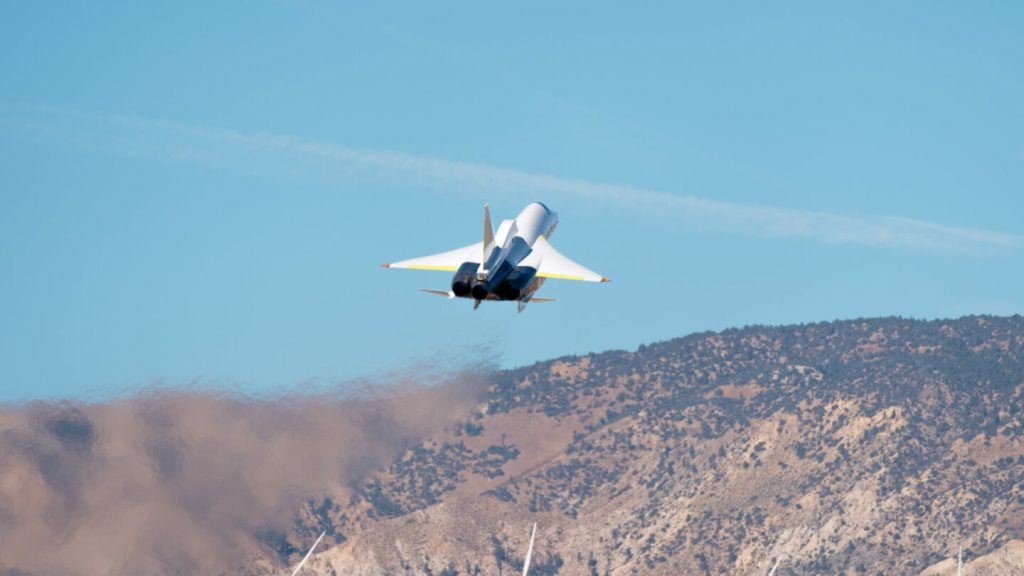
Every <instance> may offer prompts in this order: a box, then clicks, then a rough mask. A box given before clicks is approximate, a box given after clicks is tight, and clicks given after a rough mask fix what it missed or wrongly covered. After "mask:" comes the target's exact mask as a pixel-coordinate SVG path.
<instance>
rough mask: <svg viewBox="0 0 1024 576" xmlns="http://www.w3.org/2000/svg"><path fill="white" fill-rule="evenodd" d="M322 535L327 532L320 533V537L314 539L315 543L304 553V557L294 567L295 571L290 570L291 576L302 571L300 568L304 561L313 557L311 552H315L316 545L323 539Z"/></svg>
mask: <svg viewBox="0 0 1024 576" xmlns="http://www.w3.org/2000/svg"><path fill="white" fill-rule="evenodd" d="M324 534H327V530H324V531H323V532H321V533H320V537H319V538H317V539H316V542H313V546H311V547H310V548H309V552H306V555H305V556H304V557H303V558H302V562H299V565H298V566H296V567H295V570H292V576H295V575H296V574H298V573H299V570H302V566H303V565H304V564H305V563H306V560H309V557H310V556H312V555H313V550H316V546H317V544H319V543H320V541H321V540H323V539H324Z"/></svg>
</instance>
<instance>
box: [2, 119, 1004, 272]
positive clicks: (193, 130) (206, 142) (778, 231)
mask: <svg viewBox="0 0 1024 576" xmlns="http://www.w3.org/2000/svg"><path fill="white" fill-rule="evenodd" d="M43 116H44V117H43V118H42V119H41V120H37V121H32V120H28V121H25V120H22V119H20V118H19V119H18V120H17V121H18V122H20V124H21V125H22V126H23V127H28V128H30V129H31V128H34V129H35V131H36V132H39V133H40V134H44V135H46V136H47V137H51V138H52V137H55V136H56V137H58V138H60V137H63V138H64V139H65V140H68V141H70V142H72V143H75V144H78V145H82V146H85V147H89V148H91V149H93V150H94V151H95V150H99V151H101V152H107V153H111V154H115V155H117V154H122V155H131V156H134V155H139V154H145V155H148V156H150V157H154V158H157V159H166V160H171V161H185V162H199V163H213V164H216V163H219V162H225V161H226V162H228V163H230V162H231V160H230V159H231V158H234V159H235V161H238V160H243V162H241V164H240V165H242V166H251V165H253V163H252V162H250V160H251V158H249V159H246V158H238V153H242V154H250V155H251V154H267V153H270V154H272V155H274V156H275V157H280V156H282V155H287V156H291V157H292V159H293V160H296V161H298V162H299V163H308V162H310V161H313V162H319V163H322V164H323V166H324V167H326V168H333V169H343V170H349V171H354V172H355V173H356V176H359V175H362V176H366V175H371V176H374V177H381V176H383V177H385V178H394V177H400V178H405V179H411V180H414V181H416V182H417V183H419V184H421V185H432V186H433V187H435V188H441V189H444V190H445V191H449V192H450V191H454V190H460V189H461V190H466V189H472V190H474V191H480V190H488V191H491V192H496V191H508V192H509V193H512V194H516V195H531V196H532V195H534V194H536V193H537V192H549V193H559V194H564V195H566V196H570V197H575V198H579V199H583V200H587V201H604V202H610V203H613V204H617V205H624V206H629V207H633V208H640V209H644V208H646V209H649V210H653V211H655V212H657V213H659V214H664V215H667V216H670V217H675V218H679V219H682V220H684V221H685V222H686V223H687V224H688V225H690V226H692V227H694V228H701V229H711V230H717V231H723V232H727V233H735V234H743V235H750V236H758V237H773V238H806V239H811V240H814V241H818V242H822V243H826V244H855V245H865V246H880V247H890V248H900V249H924V250H932V251H938V252H946V253H978V252H985V251H990V250H997V249H1019V248H1020V247H1022V246H1024V236H1022V235H1019V234H1011V233H1004V232H997V231H991V230H984V229H976V228H964V227H957V226H949V225H944V224H938V223H934V222H928V221H925V220H918V219H914V218H906V217H901V216H891V215H870V214H859V215H858V214H838V213H834V212H825V211H819V210H802V209H797V208H785V207H778V206H769V205H759V204H746V203H739V202H725V201H721V200H713V199H710V198H706V197H701V196H697V195H691V194H678V193H667V192H661V191H655V190H649V189H644V188H639V187H635V186H628V185H620V184H609V183H602V182H595V181H590V180H584V179H580V178H566V177H561V176H554V175H549V174H543V173H538V172H529V171H525V170H516V169H509V168H502V167H498V166H488V165H483V164H473V163H469V162H460V161H455V160H447V159H443V158H438V157H433V156H427V155H417V154H407V153H402V152H391V151H381V150H367V149H361V148H356V147H349V146H343V145H339V144H334V143H331V142H323V141H316V140H308V139H302V138H296V137H293V136H288V135H282V134H271V133H263V132H246V131H239V130H225V129H220V128H210V127H204V126H197V125H191V124H185V123H181V122H175V121H171V120H163V119H158V118H146V117H136V116H126V115H109V114H108V115H103V114H86V113H78V112H73V111H54V110H48V111H46V112H45V113H44V115H43ZM62 120H63V122H62ZM0 121H4V118H0ZM75 122H78V124H81V125H84V126H80V125H75V124H74V123H75ZM8 123H9V122H8ZM97 124H98V125H99V126H96V125H97ZM147 137H148V138H149V139H150V140H149V141H147V140H146V138H147ZM218 145H220V146H222V147H223V146H224V145H226V146H228V148H227V149H226V150H225V149H224V148H217V147H216V146H218ZM265 164H269V163H267V162H264V163H260V164H258V165H265Z"/></svg>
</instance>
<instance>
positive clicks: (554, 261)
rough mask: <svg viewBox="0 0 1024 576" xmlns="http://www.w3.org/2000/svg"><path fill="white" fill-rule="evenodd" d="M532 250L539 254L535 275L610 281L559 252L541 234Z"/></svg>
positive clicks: (563, 278) (586, 280)
mask: <svg viewBox="0 0 1024 576" xmlns="http://www.w3.org/2000/svg"><path fill="white" fill-rule="evenodd" d="M533 250H534V252H537V253H538V256H540V268H538V269H537V276H538V277H540V278H558V279H561V280H582V281H584V282H611V280H609V279H608V278H605V277H604V276H601V275H600V274H598V273H597V272H594V271H593V270H591V269H589V268H587V267H585V266H582V265H580V264H577V263H575V262H573V261H572V260H570V259H569V258H568V257H566V256H564V255H563V254H562V253H561V252H559V251H558V250H555V247H554V246H552V245H551V243H550V242H548V240H547V238H545V237H543V236H541V237H540V238H537V241H536V242H535V243H534V244H533Z"/></svg>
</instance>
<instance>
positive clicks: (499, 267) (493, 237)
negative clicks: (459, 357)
mask: <svg viewBox="0 0 1024 576" xmlns="http://www.w3.org/2000/svg"><path fill="white" fill-rule="evenodd" d="M557 225H558V214H556V213H554V212H552V211H551V210H550V209H548V207H547V206H545V205H544V204H541V203H540V202H533V203H532V204H529V205H527V206H526V208H523V211H522V212H520V213H519V215H518V216H516V217H515V219H514V220H504V221H502V223H501V225H499V226H498V230H497V231H495V230H494V227H493V226H492V225H491V213H490V209H489V208H488V206H487V205H486V204H485V205H484V238H483V240H482V241H481V242H477V243H475V244H470V245H469V246H464V247H462V248H456V249H455V250H449V251H448V252H442V253H440V254H433V255H430V256H423V257H421V258H413V259H411V260H402V261H401V262H393V263H389V264H384V265H383V266H384V267H385V268H408V269H412V270H444V271H448V272H455V276H454V277H453V278H452V285H451V290H447V291H445V290H426V289H424V290H423V291H424V292H429V293H431V294H437V295H439V296H445V297H447V298H472V299H473V300H474V302H473V309H474V310H475V309H476V308H477V307H478V306H480V303H481V302H483V301H484V300H505V301H515V302H518V303H519V311H520V312H522V311H523V310H524V309H525V308H526V305H527V304H528V303H530V302H550V301H551V300H552V299H551V298H537V297H536V296H535V294H536V293H537V290H539V289H540V287H541V285H543V284H544V281H545V280H547V279H548V278H560V279H562V280H582V281H585V282H610V280H608V279H607V278H605V277H603V276H601V275H600V274H598V273H597V272H594V271H593V270H590V269H588V268H585V267H584V266H581V265H579V264H577V263H576V262H573V261H572V260H570V259H569V258H567V257H565V256H563V255H562V254H561V253H560V252H559V251H558V250H555V248H554V247H553V246H551V243H550V242H548V238H550V237H551V234H552V233H553V232H554V231H555V227H556V226H557Z"/></svg>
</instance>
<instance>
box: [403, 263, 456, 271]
mask: <svg viewBox="0 0 1024 576" xmlns="http://www.w3.org/2000/svg"><path fill="white" fill-rule="evenodd" d="M407 268H409V269H410V270H441V271H443V272H455V271H456V270H458V268H457V267H455V266H420V265H415V264H414V265H412V266H407Z"/></svg>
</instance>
